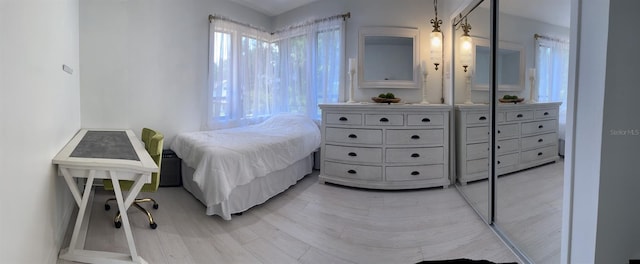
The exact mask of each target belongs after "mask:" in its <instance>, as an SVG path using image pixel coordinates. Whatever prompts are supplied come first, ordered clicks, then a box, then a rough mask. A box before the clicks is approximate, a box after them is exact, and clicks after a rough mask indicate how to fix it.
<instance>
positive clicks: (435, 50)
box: [424, 0, 442, 71]
mask: <svg viewBox="0 0 640 264" xmlns="http://www.w3.org/2000/svg"><path fill="white" fill-rule="evenodd" d="M433 8H434V9H435V12H436V17H435V18H432V19H431V25H432V26H433V31H431V36H430V37H431V53H430V54H431V61H432V62H433V65H435V66H436V67H435V68H436V71H437V70H438V65H440V62H441V61H442V32H441V31H440V25H442V19H438V0H433ZM424 70H425V71H426V70H427V69H424Z"/></svg>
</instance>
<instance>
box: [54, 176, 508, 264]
mask: <svg viewBox="0 0 640 264" xmlns="http://www.w3.org/2000/svg"><path fill="white" fill-rule="evenodd" d="M317 174H318V172H317V171H316V172H314V173H313V174H312V175H309V176H307V177H305V178H304V179H302V180H301V181H300V182H298V184H296V185H295V186H293V187H291V188H290V189H289V190H287V191H285V192H284V193H282V194H280V195H278V196H276V197H274V198H272V199H270V200H268V201H267V202H266V203H265V204H262V205H259V206H256V207H254V208H251V209H250V210H248V211H247V212H245V213H244V214H243V215H241V216H234V218H233V219H232V220H231V221H224V220H222V219H221V218H219V217H217V216H206V215H205V214H204V212H205V208H204V206H203V205H202V204H201V203H200V202H199V201H197V200H196V199H195V198H193V197H192V196H191V194H189V193H188V192H187V191H185V190H184V189H183V188H181V187H177V188H160V190H159V191H158V192H157V193H153V194H151V195H149V196H151V197H153V198H155V199H156V200H157V201H158V202H159V203H160V208H159V209H158V210H156V211H154V212H153V215H154V217H155V218H156V220H157V222H158V229H156V230H151V229H150V228H149V226H148V223H147V222H146V219H145V217H144V215H142V214H141V213H139V212H137V210H135V209H133V208H132V209H131V210H130V219H131V222H132V228H133V232H134V237H135V240H136V244H137V247H138V251H139V253H140V255H141V256H142V257H143V258H144V259H146V260H147V261H148V262H149V263H416V262H419V261H422V260H438V259H449V258H471V259H486V260H491V261H495V262H516V261H517V259H516V257H515V256H514V255H513V254H512V253H511V252H510V251H509V249H507V247H506V246H504V245H503V244H502V242H501V241H500V240H499V239H498V238H497V237H496V236H495V234H493V233H492V231H491V230H490V229H489V228H488V227H487V226H486V225H485V224H484V223H483V222H482V221H481V220H480V218H479V217H478V216H477V215H476V214H475V212H474V211H473V210H472V209H471V208H470V207H469V206H468V205H467V203H466V202H465V201H464V200H463V199H462V197H461V196H460V194H458V193H457V191H456V189H455V188H448V189H426V190H415V191H371V190H361V189H353V188H346V187H341V186H336V185H328V184H327V185H324V184H319V183H317V181H318V176H317ZM108 196H109V194H108V193H107V192H105V191H100V190H98V191H96V195H95V199H94V206H93V209H92V212H91V221H90V224H89V226H90V229H89V233H88V235H87V242H86V245H85V248H87V249H93V250H107V251H116V252H127V248H126V242H125V239H124V233H123V231H122V230H120V229H115V228H113V223H112V222H111V218H112V217H113V214H114V213H115V212H113V211H109V212H106V211H104V206H103V204H102V202H103V201H104V200H105V199H106V198H107V197H108ZM69 230H71V228H69ZM68 236H69V235H67V237H68ZM67 244H68V242H67ZM58 263H60V264H64V263H69V262H66V261H62V260H60V261H58Z"/></svg>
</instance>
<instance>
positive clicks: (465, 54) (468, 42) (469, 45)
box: [460, 17, 473, 72]
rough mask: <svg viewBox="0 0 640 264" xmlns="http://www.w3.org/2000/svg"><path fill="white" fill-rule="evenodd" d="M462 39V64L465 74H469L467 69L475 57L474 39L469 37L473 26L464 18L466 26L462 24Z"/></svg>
mask: <svg viewBox="0 0 640 264" xmlns="http://www.w3.org/2000/svg"><path fill="white" fill-rule="evenodd" d="M462 31H463V32H464V33H463V34H462V37H460V63H461V64H462V67H463V68H464V72H467V68H468V67H469V66H470V65H471V59H472V55H473V39H472V38H471V36H469V31H471V25H469V23H467V18H466V17H465V18H464V24H462Z"/></svg>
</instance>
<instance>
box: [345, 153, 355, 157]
mask: <svg viewBox="0 0 640 264" xmlns="http://www.w3.org/2000/svg"><path fill="white" fill-rule="evenodd" d="M347 155H349V157H357V156H358V154H356V153H355V152H349V154H347Z"/></svg>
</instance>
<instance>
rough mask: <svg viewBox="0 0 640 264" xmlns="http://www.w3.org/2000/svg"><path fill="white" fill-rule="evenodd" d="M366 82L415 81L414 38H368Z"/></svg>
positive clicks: (365, 41) (365, 46) (365, 50)
mask: <svg viewBox="0 0 640 264" xmlns="http://www.w3.org/2000/svg"><path fill="white" fill-rule="evenodd" d="M364 57H365V58H366V63H365V64H364V80H365V81H376V80H385V81H388V80H401V81H411V80H413V38H406V37H387V36H366V37H365V38H364Z"/></svg>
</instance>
